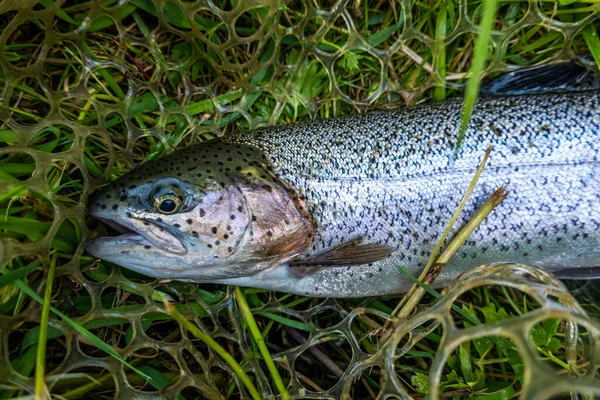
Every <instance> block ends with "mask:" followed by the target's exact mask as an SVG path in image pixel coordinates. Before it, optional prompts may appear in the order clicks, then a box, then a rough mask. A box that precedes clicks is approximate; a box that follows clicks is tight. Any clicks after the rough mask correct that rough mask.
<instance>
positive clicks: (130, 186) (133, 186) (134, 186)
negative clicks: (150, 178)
mask: <svg viewBox="0 0 600 400" xmlns="http://www.w3.org/2000/svg"><path fill="white" fill-rule="evenodd" d="M136 187H137V185H129V190H131V189H135V188H136Z"/></svg>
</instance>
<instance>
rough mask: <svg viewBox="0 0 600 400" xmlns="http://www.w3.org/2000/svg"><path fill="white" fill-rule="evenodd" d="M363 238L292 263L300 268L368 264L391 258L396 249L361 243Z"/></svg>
mask: <svg viewBox="0 0 600 400" xmlns="http://www.w3.org/2000/svg"><path fill="white" fill-rule="evenodd" d="M360 241H361V238H355V239H351V240H349V241H347V242H344V243H342V244H340V245H338V246H336V247H333V248H331V249H329V250H326V251H324V252H322V253H319V254H316V255H314V256H312V257H310V258H307V259H304V260H298V261H296V262H293V263H291V265H293V266H294V267H300V266H311V267H313V266H315V265H318V266H333V265H356V264H368V263H372V262H375V261H379V260H383V259H384V258H386V257H389V256H390V254H392V253H393V252H394V251H395V250H396V249H395V248H394V247H391V246H388V245H386V244H379V243H364V244H361V243H360Z"/></svg>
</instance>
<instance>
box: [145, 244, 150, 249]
mask: <svg viewBox="0 0 600 400" xmlns="http://www.w3.org/2000/svg"><path fill="white" fill-rule="evenodd" d="M144 248H145V249H151V248H152V246H150V245H149V244H147V245H145V246H144Z"/></svg>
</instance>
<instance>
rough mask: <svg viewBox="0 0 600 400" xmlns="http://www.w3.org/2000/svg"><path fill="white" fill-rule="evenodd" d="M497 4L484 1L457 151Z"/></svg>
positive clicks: (474, 95)
mask: <svg viewBox="0 0 600 400" xmlns="http://www.w3.org/2000/svg"><path fill="white" fill-rule="evenodd" d="M496 4H497V0H486V1H485V2H483V15H482V18H481V23H480V25H479V31H478V35H477V37H476V38H475V47H474V50H473V61H472V63H471V70H470V72H469V75H470V77H469V81H468V82H467V89H466V91H465V100H464V105H463V112H462V119H461V122H460V129H459V131H458V138H457V140H456V151H458V150H459V149H460V145H461V143H462V141H463V138H464V136H465V131H466V129H467V125H468V124H469V119H470V118H471V113H472V112H473V108H474V107H475V102H476V101H477V95H478V93H479V84H480V81H481V74H482V72H483V69H484V67H485V60H486V58H487V54H488V44H489V42H490V36H491V34H492V26H493V24H494V19H495V18H496Z"/></svg>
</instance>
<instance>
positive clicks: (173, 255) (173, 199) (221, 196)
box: [87, 142, 313, 281]
mask: <svg viewBox="0 0 600 400" xmlns="http://www.w3.org/2000/svg"><path fill="white" fill-rule="evenodd" d="M240 150H241V151H240ZM233 152H236V153H235V154H232V153H233ZM238 152H239V153H240V154H237V153H238ZM215 155H216V156H217V157H215ZM203 156H204V158H203ZM235 156H237V157H235ZM207 159H209V161H204V160H207ZM269 169H270V168H268V167H267V166H266V165H265V164H264V160H263V158H262V156H261V154H260V152H259V151H258V150H256V149H254V148H252V147H249V146H241V147H240V145H230V144H223V143H218V142H215V143H211V142H207V143H204V144H201V145H198V146H194V147H191V148H188V149H185V150H183V151H180V152H176V153H173V154H171V155H170V156H167V157H165V158H163V159H159V160H156V161H154V162H149V163H146V164H144V165H142V166H141V167H140V168H137V169H134V170H133V171H131V172H130V173H128V174H126V175H124V176H123V177H121V178H120V179H119V180H117V181H115V182H114V183H112V184H110V185H109V186H107V187H105V188H104V189H102V190H100V191H98V192H97V193H96V194H95V195H93V196H92V198H91V200H90V204H89V212H90V214H91V215H93V216H94V217H96V218H98V219H99V220H100V221H102V222H104V223H105V224H106V225H108V226H110V227H112V228H113V229H115V230H116V231H118V232H119V233H121V235H119V236H104V237H99V238H95V239H93V240H91V241H90V242H88V245H87V251H88V252H89V253H90V254H92V255H93V256H95V257H98V258H101V259H104V260H106V261H110V262H113V263H115V264H119V265H121V266H123V267H126V268H129V269H132V270H135V271H137V272H140V273H143V274H145V275H149V276H154V277H159V278H171V279H179V280H191V281H211V280H216V279H224V278H231V277H238V276H247V275H252V274H254V273H256V272H258V271H260V270H263V269H265V268H269V267H272V266H275V265H279V264H280V263H282V262H285V261H287V260H289V259H291V258H294V257H296V256H298V255H299V254H301V253H303V252H304V250H305V249H307V247H308V246H309V245H310V242H311V238H312V236H313V227H312V223H311V220H310V218H309V216H308V215H307V214H306V212H305V211H304V210H305V207H303V205H302V204H301V201H300V199H299V196H297V195H296V194H295V193H294V192H293V191H291V190H290V189H289V188H288V187H287V185H285V184H284V183H283V182H281V181H279V180H278V179H277V178H276V177H275V176H274V175H273V174H271V172H270V171H269Z"/></svg>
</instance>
